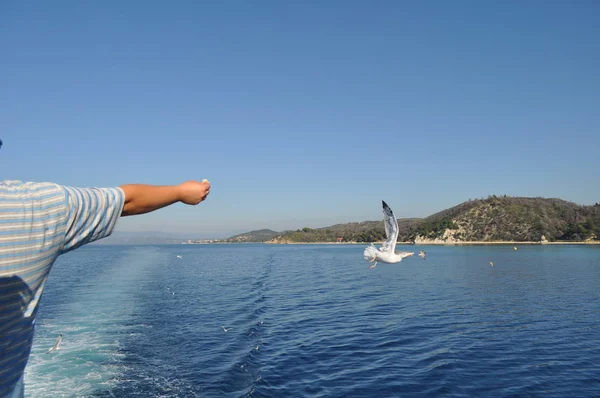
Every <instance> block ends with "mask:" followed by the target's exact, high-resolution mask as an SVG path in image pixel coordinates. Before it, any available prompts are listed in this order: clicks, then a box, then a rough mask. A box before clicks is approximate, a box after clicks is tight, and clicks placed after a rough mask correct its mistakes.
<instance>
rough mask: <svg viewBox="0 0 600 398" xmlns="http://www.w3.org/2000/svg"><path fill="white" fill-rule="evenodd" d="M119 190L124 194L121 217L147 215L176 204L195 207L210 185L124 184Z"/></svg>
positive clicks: (191, 182) (194, 182) (187, 183)
mask: <svg viewBox="0 0 600 398" xmlns="http://www.w3.org/2000/svg"><path fill="white" fill-rule="evenodd" d="M120 188H121V189H122V190H123V192H124V193H125V205H124V206H123V211H122V213H121V216H122V217H125V216H134V215H138V214H144V213H149V212H151V211H154V210H158V209H160V208H163V207H165V206H169V205H172V204H173V203H176V202H182V203H185V204H187V205H197V204H199V203H200V202H202V201H203V200H204V199H206V197H207V196H208V194H209V193H210V183H209V182H208V181H207V180H204V181H202V182H198V181H186V182H184V183H183V184H179V185H162V186H159V185H146V184H126V185H121V186H120Z"/></svg>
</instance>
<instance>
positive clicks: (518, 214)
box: [181, 195, 600, 245]
mask: <svg viewBox="0 0 600 398" xmlns="http://www.w3.org/2000/svg"><path fill="white" fill-rule="evenodd" d="M398 226H399V230H400V231H399V235H398V242H399V243H405V244H417V245H419V244H425V245H428V244H442V245H448V244H450V245H481V244H515V245H516V244H600V240H599V239H598V237H600V204H599V203H596V204H594V205H591V206H582V205H578V204H576V203H573V202H569V201H566V200H562V199H555V198H541V197H535V198H531V197H509V196H506V195H504V196H496V195H490V196H488V197H487V198H481V199H469V200H468V201H466V202H463V203H461V204H459V205H457V206H454V207H451V208H449V209H446V210H442V211H440V212H438V213H435V214H433V215H431V216H429V217H426V218H403V219H399V220H398ZM384 240H385V229H384V226H383V221H362V222H349V223H345V224H337V225H331V226H328V227H323V228H314V229H313V228H307V227H305V228H301V229H297V230H295V231H281V232H277V231H273V230H270V229H261V230H255V231H250V232H246V233H242V234H238V235H234V236H231V237H229V238H226V239H204V240H191V239H190V240H185V241H183V242H181V243H185V244H203V243H204V244H206V243H267V244H302V243H313V244H314V243H324V244H331V243H340V244H344V243H346V244H356V243H369V242H373V243H379V242H382V241H384Z"/></svg>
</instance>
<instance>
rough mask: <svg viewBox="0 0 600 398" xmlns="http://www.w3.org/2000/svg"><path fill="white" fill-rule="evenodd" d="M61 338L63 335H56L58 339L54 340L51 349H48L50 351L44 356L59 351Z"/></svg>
mask: <svg viewBox="0 0 600 398" xmlns="http://www.w3.org/2000/svg"><path fill="white" fill-rule="evenodd" d="M62 337H63V335H62V334H59V335H58V338H57V339H56V343H54V345H53V346H52V348H50V349H49V350H48V352H46V354H50V353H51V352H53V351H56V350H59V349H60V347H59V346H60V342H61V341H62Z"/></svg>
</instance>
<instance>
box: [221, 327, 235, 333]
mask: <svg viewBox="0 0 600 398" xmlns="http://www.w3.org/2000/svg"><path fill="white" fill-rule="evenodd" d="M221 327H222V328H223V331H224V332H225V333H227V332H229V331H230V330H231V329H233V328H227V329H225V326H221Z"/></svg>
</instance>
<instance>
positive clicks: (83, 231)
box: [61, 181, 210, 253]
mask: <svg viewBox="0 0 600 398" xmlns="http://www.w3.org/2000/svg"><path fill="white" fill-rule="evenodd" d="M63 189H64V193H65V195H66V205H67V209H66V210H67V214H66V217H67V218H66V220H65V223H66V231H65V242H64V245H63V247H62V250H61V253H66V252H69V251H71V250H74V249H76V248H78V247H81V246H83V245H85V244H88V243H91V242H94V241H96V240H99V239H102V238H105V237H107V236H110V235H111V234H112V232H113V230H114V228H115V226H116V223H117V220H118V219H119V217H123V216H131V215H137V214H144V213H148V212H151V211H154V210H157V209H160V208H162V207H165V206H168V205H170V204H173V203H175V202H183V203H186V204H190V205H196V204H198V203H200V202H202V201H203V200H205V199H206V196H207V195H208V193H209V191H210V183H209V182H208V181H202V182H197V181H186V182H184V183H183V184H179V185H175V186H166V187H164V186H156V185H145V184H126V185H123V186H120V187H116V188H71V187H63Z"/></svg>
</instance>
